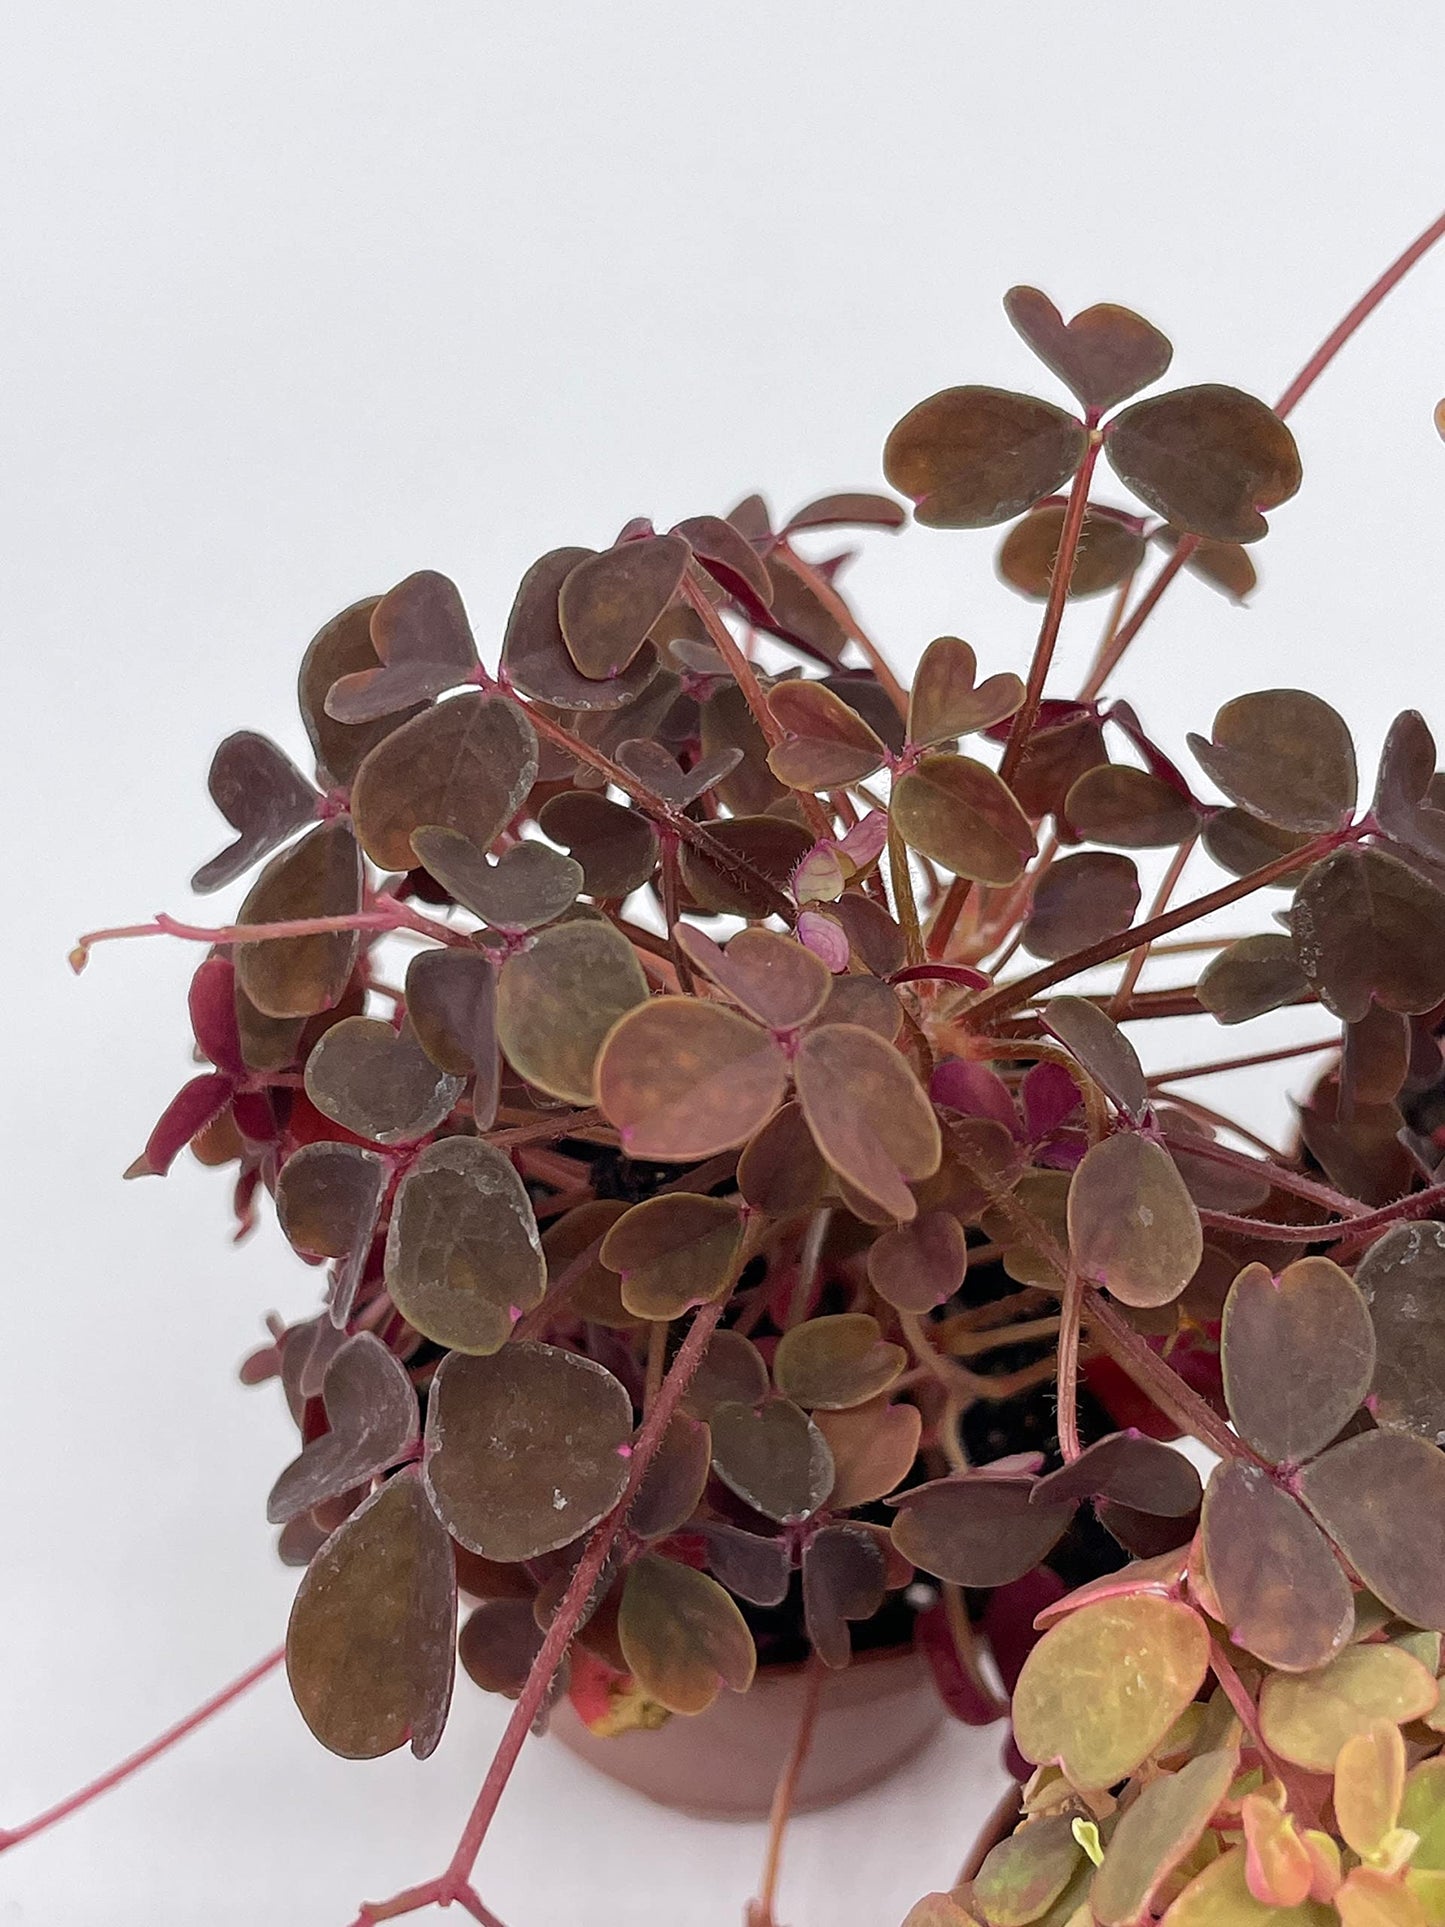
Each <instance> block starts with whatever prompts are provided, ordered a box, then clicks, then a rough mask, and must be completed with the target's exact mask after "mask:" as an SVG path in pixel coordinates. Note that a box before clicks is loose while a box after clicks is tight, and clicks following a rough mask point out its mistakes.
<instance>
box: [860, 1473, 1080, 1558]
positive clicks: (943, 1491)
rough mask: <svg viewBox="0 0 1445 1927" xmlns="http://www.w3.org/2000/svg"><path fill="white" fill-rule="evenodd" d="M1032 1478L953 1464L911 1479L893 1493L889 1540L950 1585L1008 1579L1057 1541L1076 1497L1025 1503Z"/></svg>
mask: <svg viewBox="0 0 1445 1927" xmlns="http://www.w3.org/2000/svg"><path fill="white" fill-rule="evenodd" d="M1032 1486H1033V1481H1032V1480H1031V1479H1027V1478H1004V1477H1001V1476H997V1475H994V1474H991V1473H989V1472H987V1471H984V1472H959V1473H954V1474H952V1475H951V1476H950V1477H948V1478H946V1479H934V1480H933V1481H932V1482H931V1484H928V1485H915V1486H910V1487H909V1489H908V1491H906V1492H904V1493H902V1494H901V1495H900V1496H899V1498H898V1500H897V1506H898V1512H897V1516H896V1517H895V1519H894V1521H893V1543H894V1544H895V1545H896V1546H897V1548H898V1550H899V1551H900V1552H901V1553H902V1554H903V1556H904V1558H905V1559H909V1560H911V1561H912V1563H913V1564H914V1565H915V1566H921V1567H922V1568H923V1570H924V1571H925V1572H931V1573H933V1574H934V1575H935V1577H937V1578H939V1579H946V1580H948V1581H949V1582H950V1583H951V1584H953V1585H957V1586H1007V1585H1009V1584H1011V1583H1012V1582H1013V1581H1014V1580H1015V1579H1021V1578H1022V1577H1023V1575H1024V1574H1025V1573H1026V1572H1032V1571H1033V1569H1034V1567H1035V1566H1036V1565H1038V1564H1039V1562H1040V1560H1042V1559H1044V1558H1046V1557H1047V1556H1048V1554H1049V1553H1050V1552H1051V1551H1052V1550H1053V1548H1054V1547H1055V1546H1056V1545H1057V1544H1058V1542H1059V1540H1060V1539H1061V1538H1062V1537H1063V1535H1064V1533H1065V1531H1066V1530H1067V1528H1068V1525H1069V1522H1070V1520H1072V1518H1073V1516H1074V1513H1075V1511H1076V1510H1077V1501H1075V1500H1073V1499H1069V1500H1066V1501H1065V1502H1064V1503H1063V1504H1062V1505H1030V1503H1029V1495H1030V1492H1031V1490H1032Z"/></svg>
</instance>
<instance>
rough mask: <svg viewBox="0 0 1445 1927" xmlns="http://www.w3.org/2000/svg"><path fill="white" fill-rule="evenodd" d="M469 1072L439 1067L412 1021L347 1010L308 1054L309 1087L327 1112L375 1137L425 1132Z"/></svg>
mask: <svg viewBox="0 0 1445 1927" xmlns="http://www.w3.org/2000/svg"><path fill="white" fill-rule="evenodd" d="M462 1087H463V1079H462V1078H460V1077H453V1076H451V1075H450V1074H449V1073H448V1072H446V1071H443V1070H438V1068H437V1066H436V1065H435V1064H434V1063H433V1062H432V1060H431V1058H430V1057H428V1056H427V1054H426V1052H425V1051H424V1050H423V1049H422V1047H421V1045H420V1043H419V1042H418V1041H417V1036H416V1033H415V1031H414V1030H413V1029H412V1027H411V1025H410V1024H409V1023H405V1024H403V1025H402V1028H401V1029H400V1030H399V1031H398V1030H395V1029H393V1027H392V1026H391V1025H390V1024H389V1023H386V1022H384V1021H383V1020H382V1019H380V1018H376V1017H343V1018H342V1020H341V1022H340V1023H339V1024H333V1025H332V1026H331V1028H330V1029H329V1030H328V1031H327V1032H326V1034H325V1036H324V1037H322V1038H321V1039H320V1040H319V1041H318V1042H317V1044H316V1045H315V1047H314V1049H313V1050H312V1052H311V1055H310V1056H309V1057H308V1058H307V1060H306V1095H307V1096H308V1097H309V1098H310V1099H311V1102H312V1103H313V1104H314V1105H315V1106H316V1108H317V1110H318V1111H320V1112H321V1113H322V1114H323V1115H324V1116H326V1117H329V1118H330V1119H332V1121H333V1122H334V1123H336V1124H340V1125H341V1126H342V1127H343V1128H344V1129H346V1130H348V1131H352V1132H354V1133H355V1134H356V1136H357V1137H365V1138H371V1139H372V1140H373V1141H374V1142H375V1143H377V1144H405V1143H409V1142H413V1141H415V1139H417V1138H420V1137H425V1136H426V1135H427V1133H428V1132H429V1131H434V1130H435V1129H436V1127H437V1126H438V1124H440V1123H441V1122H442V1120H443V1119H444V1118H445V1117H447V1116H448V1115H449V1114H450V1112H451V1109H452V1107H453V1105H454V1104H455V1103H456V1101H457V1099H458V1098H459V1097H460V1096H461V1094H462Z"/></svg>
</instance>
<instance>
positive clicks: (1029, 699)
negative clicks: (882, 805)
mask: <svg viewBox="0 0 1445 1927" xmlns="http://www.w3.org/2000/svg"><path fill="white" fill-rule="evenodd" d="M1103 446H1104V438H1103V436H1102V435H1100V433H1099V431H1098V429H1092V430H1091V431H1090V435H1089V446H1088V448H1087V449H1086V450H1085V451H1084V459H1083V461H1081V462H1080V464H1079V466H1078V469H1077V471H1076V472H1075V475H1074V480H1073V485H1072V487H1071V488H1070V490H1069V506H1068V508H1067V509H1066V510H1065V511H1064V526H1063V529H1062V531H1061V532H1060V535H1059V552H1058V554H1057V555H1056V556H1055V557H1054V572H1053V576H1052V579H1051V580H1050V582H1049V599H1048V601H1047V602H1046V603H1045V604H1044V617H1043V621H1042V623H1041V624H1040V625H1039V639H1038V641H1037V642H1036V643H1035V644H1034V654H1033V660H1032V662H1030V664H1029V675H1028V681H1027V683H1026V684H1025V686H1024V699H1023V702H1022V703H1021V704H1020V706H1019V708H1018V710H1017V711H1016V712H1015V715H1014V719H1013V724H1012V727H1011V728H1010V730H1009V738H1008V745H1007V747H1006V748H1005V750H1004V753H1003V761H1002V762H1001V763H1000V764H999V770H998V773H999V775H1000V776H1001V777H1002V778H1003V780H1004V782H1005V783H1010V782H1012V781H1013V778H1014V775H1015V773H1016V772H1017V770H1018V766H1019V764H1020V763H1021V762H1022V761H1023V759H1024V753H1025V751H1026V750H1027V749H1028V746H1029V738H1030V736H1032V734H1033V729H1034V723H1035V721H1036V719H1037V717H1038V713H1039V704H1040V703H1041V702H1042V701H1043V695H1044V684H1045V682H1046V681H1047V680H1048V674H1049V669H1050V667H1051V665H1052V663H1053V660H1054V649H1055V647H1056V646H1057V644H1058V640H1059V630H1060V629H1061V628H1062V626H1063V621H1064V604H1065V602H1067V600H1068V596H1069V583H1070V581H1071V580H1072V579H1073V574H1074V559H1075V557H1076V556H1077V555H1078V552H1079V537H1080V536H1081V535H1082V534H1083V531H1084V510H1085V509H1086V508H1087V507H1088V505H1089V484H1090V482H1091V481H1092V480H1093V479H1094V464H1095V463H1096V462H1097V461H1098V459H1099V451H1100V449H1102V447H1103Z"/></svg>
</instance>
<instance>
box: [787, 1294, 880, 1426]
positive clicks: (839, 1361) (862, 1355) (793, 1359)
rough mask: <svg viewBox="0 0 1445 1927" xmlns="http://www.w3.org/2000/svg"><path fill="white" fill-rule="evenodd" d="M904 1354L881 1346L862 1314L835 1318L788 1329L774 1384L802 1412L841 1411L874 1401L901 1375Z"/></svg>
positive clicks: (877, 1333)
mask: <svg viewBox="0 0 1445 1927" xmlns="http://www.w3.org/2000/svg"><path fill="white" fill-rule="evenodd" d="M907 1363H908V1354H907V1352H905V1351H904V1349H903V1347H902V1346H901V1345H890V1344H887V1343H885V1342H884V1339H883V1333H882V1331H881V1329H880V1327H879V1324H878V1320H877V1319H876V1318H871V1317H869V1315H868V1314H867V1312H857V1311H850V1312H836V1313H833V1314H831V1315H829V1316H827V1317H822V1318H809V1319H806V1320H804V1321H803V1322H802V1323H800V1324H797V1325H793V1326H792V1327H790V1329H789V1330H787V1331H785V1332H784V1333H783V1336H782V1337H781V1338H780V1339H779V1340H778V1349H777V1351H776V1352H775V1353H774V1355H773V1381H774V1383H775V1384H776V1385H777V1388H778V1390H779V1391H780V1392H781V1393H782V1394H783V1396H784V1398H790V1399H792V1401H793V1403H794V1404H795V1405H801V1406H803V1407H804V1409H805V1410H813V1409H815V1408H817V1407H822V1408H823V1409H824V1410H826V1411H830V1412H841V1411H846V1410H847V1409H848V1407H849V1406H852V1405H863V1404H865V1403H866V1402H867V1401H868V1400H869V1399H871V1398H877V1397H878V1395H879V1394H880V1393H881V1392H886V1391H887V1390H888V1387H889V1386H890V1385H891V1384H892V1383H893V1381H894V1380H895V1379H896V1378H897V1377H898V1375H899V1373H900V1372H902V1370H903V1368H904V1366H905V1365H906V1364H907Z"/></svg>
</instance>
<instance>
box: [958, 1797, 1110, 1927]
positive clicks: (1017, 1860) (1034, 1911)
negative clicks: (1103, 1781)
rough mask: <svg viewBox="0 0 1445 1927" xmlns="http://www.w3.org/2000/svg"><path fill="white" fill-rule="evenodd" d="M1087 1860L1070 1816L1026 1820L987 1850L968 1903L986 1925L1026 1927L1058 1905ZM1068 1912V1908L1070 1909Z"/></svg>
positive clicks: (1057, 1907)
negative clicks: (975, 1909) (979, 1914)
mask: <svg viewBox="0 0 1445 1927" xmlns="http://www.w3.org/2000/svg"><path fill="white" fill-rule="evenodd" d="M1083 1864H1087V1863H1085V1861H1084V1850H1083V1848H1082V1847H1081V1846H1080V1845H1079V1843H1078V1841H1077V1840H1076V1839H1075V1837H1074V1823H1073V1816H1072V1815H1071V1814H1068V1813H1054V1814H1047V1815H1044V1816H1043V1817H1041V1818H1039V1819H1034V1820H1029V1821H1028V1822H1027V1823H1026V1824H1025V1825H1023V1826H1020V1827H1019V1828H1017V1830H1016V1831H1015V1832H1013V1833H1011V1834H1010V1835H1009V1837H1008V1838H1007V1839H1006V1840H1000V1841H999V1843H998V1845H997V1846H996V1847H993V1848H992V1849H990V1851H989V1852H988V1854H987V1855H986V1856H985V1858H984V1862H983V1865H982V1866H981V1867H980V1868H979V1870H978V1874H977V1876H976V1877H975V1879H974V1881H973V1883H972V1889H971V1892H970V1904H971V1905H972V1906H975V1907H977V1908H979V1909H980V1910H981V1912H982V1913H983V1916H984V1918H985V1919H986V1920H987V1921H988V1923H989V1927H1028V1923H1030V1922H1032V1921H1035V1920H1038V1919H1040V1918H1042V1917H1046V1916H1047V1915H1049V1914H1051V1913H1053V1912H1055V1911H1056V1910H1057V1911H1058V1912H1059V1917H1060V1919H1067V1918H1068V1916H1067V1915H1066V1914H1064V1913H1063V1911H1062V1909H1063V1905H1064V1902H1065V1899H1066V1898H1067V1899H1068V1900H1069V1901H1070V1902H1071V1901H1072V1894H1071V1892H1070V1886H1071V1882H1072V1881H1073V1880H1074V1877H1075V1874H1076V1872H1077V1870H1078V1868H1079V1867H1080V1866H1081V1865H1083ZM1071 1911H1072V1908H1071Z"/></svg>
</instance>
